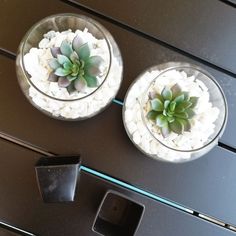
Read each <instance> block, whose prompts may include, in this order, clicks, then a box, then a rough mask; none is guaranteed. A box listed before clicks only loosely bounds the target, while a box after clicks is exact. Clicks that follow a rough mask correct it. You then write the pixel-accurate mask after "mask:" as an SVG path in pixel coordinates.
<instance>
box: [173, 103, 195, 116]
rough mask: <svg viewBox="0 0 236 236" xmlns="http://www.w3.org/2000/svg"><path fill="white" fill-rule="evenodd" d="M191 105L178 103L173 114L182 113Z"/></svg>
mask: <svg viewBox="0 0 236 236" xmlns="http://www.w3.org/2000/svg"><path fill="white" fill-rule="evenodd" d="M191 105H192V103H191V102H187V101H183V102H181V103H179V104H178V105H177V106H176V108H175V112H177V113H181V112H184V111H185V110H186V109H188V108H189V107H191Z"/></svg>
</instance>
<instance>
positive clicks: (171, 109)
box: [147, 84, 198, 138]
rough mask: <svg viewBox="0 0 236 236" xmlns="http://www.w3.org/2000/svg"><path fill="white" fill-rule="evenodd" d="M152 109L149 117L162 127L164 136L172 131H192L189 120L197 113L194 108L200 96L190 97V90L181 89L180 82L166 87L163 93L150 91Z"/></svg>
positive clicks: (180, 132) (178, 132) (179, 132)
mask: <svg viewBox="0 0 236 236" xmlns="http://www.w3.org/2000/svg"><path fill="white" fill-rule="evenodd" d="M149 98H150V100H149V102H150V106H151V110H150V111H149V112H148V114H147V118H148V119H150V120H152V121H153V122H155V124H156V125H157V126H158V127H159V128H160V129H161V133H162V136H163V137H164V138H165V137H167V136H168V135H169V134H170V133H171V131H173V132H175V133H177V134H182V133H183V132H184V131H190V129H191V124H190V122H189V120H190V119H192V118H193V117H194V115H195V112H194V111H193V108H194V107H195V106H196V105H197V102H198V97H190V96H189V94H188V92H183V91H181V88H180V86H179V85H178V84H175V85H174V86H173V87H171V88H168V87H164V89H163V90H162V92H161V94H158V93H150V94H149Z"/></svg>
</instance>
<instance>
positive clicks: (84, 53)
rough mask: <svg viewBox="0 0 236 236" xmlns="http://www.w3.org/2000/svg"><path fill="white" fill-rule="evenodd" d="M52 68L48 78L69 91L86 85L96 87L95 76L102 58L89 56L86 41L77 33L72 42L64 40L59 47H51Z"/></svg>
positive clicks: (97, 73)
mask: <svg viewBox="0 0 236 236" xmlns="http://www.w3.org/2000/svg"><path fill="white" fill-rule="evenodd" d="M51 54H52V56H53V58H52V59H50V60H49V66H50V67H51V68H52V70H53V71H52V72H51V73H50V75H49V77H48V80H49V81H51V82H57V83H58V85H59V87H62V88H67V91H68V92H69V93H72V92H74V91H78V92H81V91H84V89H85V88H86V86H87V87H97V86H98V80H97V76H98V75H99V74H100V73H101V71H100V66H101V64H102V62H103V59H102V58H101V57H100V56H90V49H89V46H88V43H84V42H83V39H82V38H81V37H79V36H78V35H77V36H76V37H75V38H74V39H73V41H72V44H71V43H69V42H67V41H66V40H64V41H63V42H62V43H61V46H60V47H53V48H51Z"/></svg>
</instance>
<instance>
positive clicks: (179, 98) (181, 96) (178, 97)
mask: <svg viewBox="0 0 236 236" xmlns="http://www.w3.org/2000/svg"><path fill="white" fill-rule="evenodd" d="M174 101H175V102H176V103H177V104H178V103H180V102H183V101H184V94H180V95H179V96H177V97H176V98H175V99H174Z"/></svg>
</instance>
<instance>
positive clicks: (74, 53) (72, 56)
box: [70, 51, 79, 63]
mask: <svg viewBox="0 0 236 236" xmlns="http://www.w3.org/2000/svg"><path fill="white" fill-rule="evenodd" d="M70 60H71V61H72V62H73V63H76V61H78V60H79V56H78V54H77V53H76V52H75V51H73V52H72V53H71V54H70Z"/></svg>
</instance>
